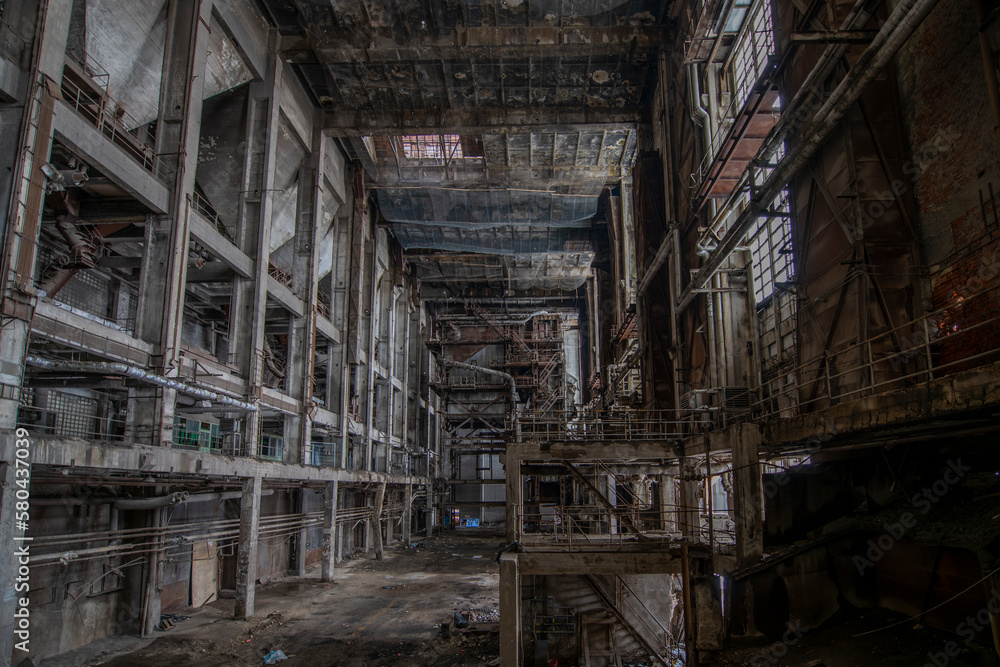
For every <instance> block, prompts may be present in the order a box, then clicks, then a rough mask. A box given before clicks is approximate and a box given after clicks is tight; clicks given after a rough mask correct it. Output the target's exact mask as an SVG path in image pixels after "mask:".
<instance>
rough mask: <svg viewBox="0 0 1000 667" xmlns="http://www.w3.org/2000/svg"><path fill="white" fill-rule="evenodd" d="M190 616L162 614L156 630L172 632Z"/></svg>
mask: <svg viewBox="0 0 1000 667" xmlns="http://www.w3.org/2000/svg"><path fill="white" fill-rule="evenodd" d="M189 618H191V617H190V616H179V615H177V614H160V622H159V623H157V624H156V629H157V630H160V631H161V632H166V631H167V630H170V629H172V628H173V627H174V625H176V624H177V623H180V622H181V621H186V620H188V619H189Z"/></svg>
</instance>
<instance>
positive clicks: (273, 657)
mask: <svg viewBox="0 0 1000 667" xmlns="http://www.w3.org/2000/svg"><path fill="white" fill-rule="evenodd" d="M282 660H288V656H287V655H285V652H284V651H281V650H278V651H271V652H270V653H268V654H267V655H265V656H264V664H265V665H273V664H275V663H277V662H281V661H282Z"/></svg>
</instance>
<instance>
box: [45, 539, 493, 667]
mask: <svg viewBox="0 0 1000 667" xmlns="http://www.w3.org/2000/svg"><path fill="white" fill-rule="evenodd" d="M421 541H422V544H423V546H421V547H418V548H416V549H403V548H396V549H387V550H386V553H385V558H384V560H382V561H376V560H374V559H373V558H372V557H370V556H364V557H361V558H357V559H355V560H352V561H349V562H347V563H344V564H343V565H342V566H338V569H337V575H336V580H335V581H334V582H333V583H330V584H324V583H322V582H320V581H319V572H318V569H316V571H311V572H310V573H309V575H308V576H306V577H301V578H298V577H295V578H288V579H285V580H282V581H281V582H279V583H277V584H274V585H271V586H266V587H263V588H259V589H258V591H257V614H256V615H255V616H254V617H253V618H252V619H250V620H249V621H234V620H232V613H233V604H234V603H233V601H232V600H220V601H217V602H213V603H211V604H209V605H206V606H205V607H203V608H201V609H197V610H175V611H174V613H177V614H182V615H187V614H190V615H192V617H191V618H190V619H189V620H187V621H183V622H181V623H178V624H177V625H176V627H175V628H174V629H172V630H170V631H168V632H156V633H155V636H154V637H153V638H151V639H146V640H141V639H139V638H137V637H124V638H117V639H115V640H114V641H108V642H96V643H95V644H92V645H90V646H88V647H85V648H83V649H80V650H78V651H73V652H71V653H68V654H64V655H62V656H59V657H58V658H54V659H51V660H47V661H44V662H43V663H41V667H83V666H88V665H95V666H96V665H104V666H106V667H135V666H136V665H142V666H143V667H160V666H163V667H168V666H169V667H177V666H179V665H199V667H222V666H230V665H241V666H242V665H261V664H263V660H262V657H263V656H264V655H265V654H267V653H268V652H270V651H272V650H277V649H281V650H282V651H284V653H285V654H286V655H288V656H289V660H287V661H283V662H281V663H279V664H281V665H285V666H287V667H294V665H309V666H310V667H313V666H317V667H320V666H324V665H343V666H345V667H354V666H357V667H362V666H364V667H367V666H369V665H380V666H381V665H388V666H392V665H398V666H400V667H402V666H403V665H440V666H442V667H445V666H453V665H462V666H466V665H467V666H470V667H474V666H483V665H489V664H490V663H493V662H494V661H495V660H497V659H498V655H499V640H498V636H497V630H498V625H499V568H498V566H497V565H496V563H495V562H494V560H493V558H494V556H495V555H496V552H497V550H498V549H499V548H500V547H502V546H503V537H502V536H500V535H496V536H493V535H490V534H485V533H477V534H472V533H464V534H460V533H455V532H452V533H450V534H448V535H446V536H444V537H441V538H434V539H428V540H421ZM455 611H463V612H468V611H471V612H472V616H471V617H472V619H473V621H472V622H471V623H470V624H469V628H468V629H467V630H461V631H456V632H455V633H453V635H452V637H451V638H450V639H444V638H442V637H441V629H440V624H441V623H446V622H447V621H448V620H449V619H451V618H452V617H453V614H454V612H455Z"/></svg>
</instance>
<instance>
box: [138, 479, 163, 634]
mask: <svg viewBox="0 0 1000 667" xmlns="http://www.w3.org/2000/svg"><path fill="white" fill-rule="evenodd" d="M165 492H166V489H164V488H163V487H161V486H154V487H150V489H149V490H148V493H150V494H151V495H152V496H154V497H155V496H159V495H161V494H163V493H165ZM165 516H166V509H165V508H162V507H161V508H159V509H153V510H149V516H148V518H147V522H148V523H147V526H148V527H149V529H150V530H151V531H152V532H154V533H155V532H156V531H157V530H159V529H160V528H161V527H162V526H164V525H165V523H166V518H165ZM160 563H161V559H160V554H159V552H157V551H151V552H150V553H149V554H147V556H146V573H145V574H146V580H145V582H144V585H145V587H146V592H145V594H144V596H143V599H144V604H143V609H142V636H143V637H149V636H151V635H152V634H153V630H154V629H155V628H156V624H157V622H158V621H159V620H160V610H161V606H160Z"/></svg>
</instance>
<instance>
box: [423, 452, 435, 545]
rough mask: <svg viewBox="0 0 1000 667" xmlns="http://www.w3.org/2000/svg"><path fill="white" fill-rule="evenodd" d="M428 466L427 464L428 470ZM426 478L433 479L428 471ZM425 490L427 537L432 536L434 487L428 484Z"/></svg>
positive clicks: (425, 527)
mask: <svg viewBox="0 0 1000 667" xmlns="http://www.w3.org/2000/svg"><path fill="white" fill-rule="evenodd" d="M429 467H430V464H428V468H429ZM428 477H430V478H431V479H433V478H434V477H433V476H432V475H431V474H430V471H429V470H428ZM424 488H425V489H426V490H427V495H426V496H424V533H425V534H426V535H427V537H431V536H433V535H434V522H435V519H434V517H435V513H434V485H433V484H428V485H427V486H425V487H424Z"/></svg>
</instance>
